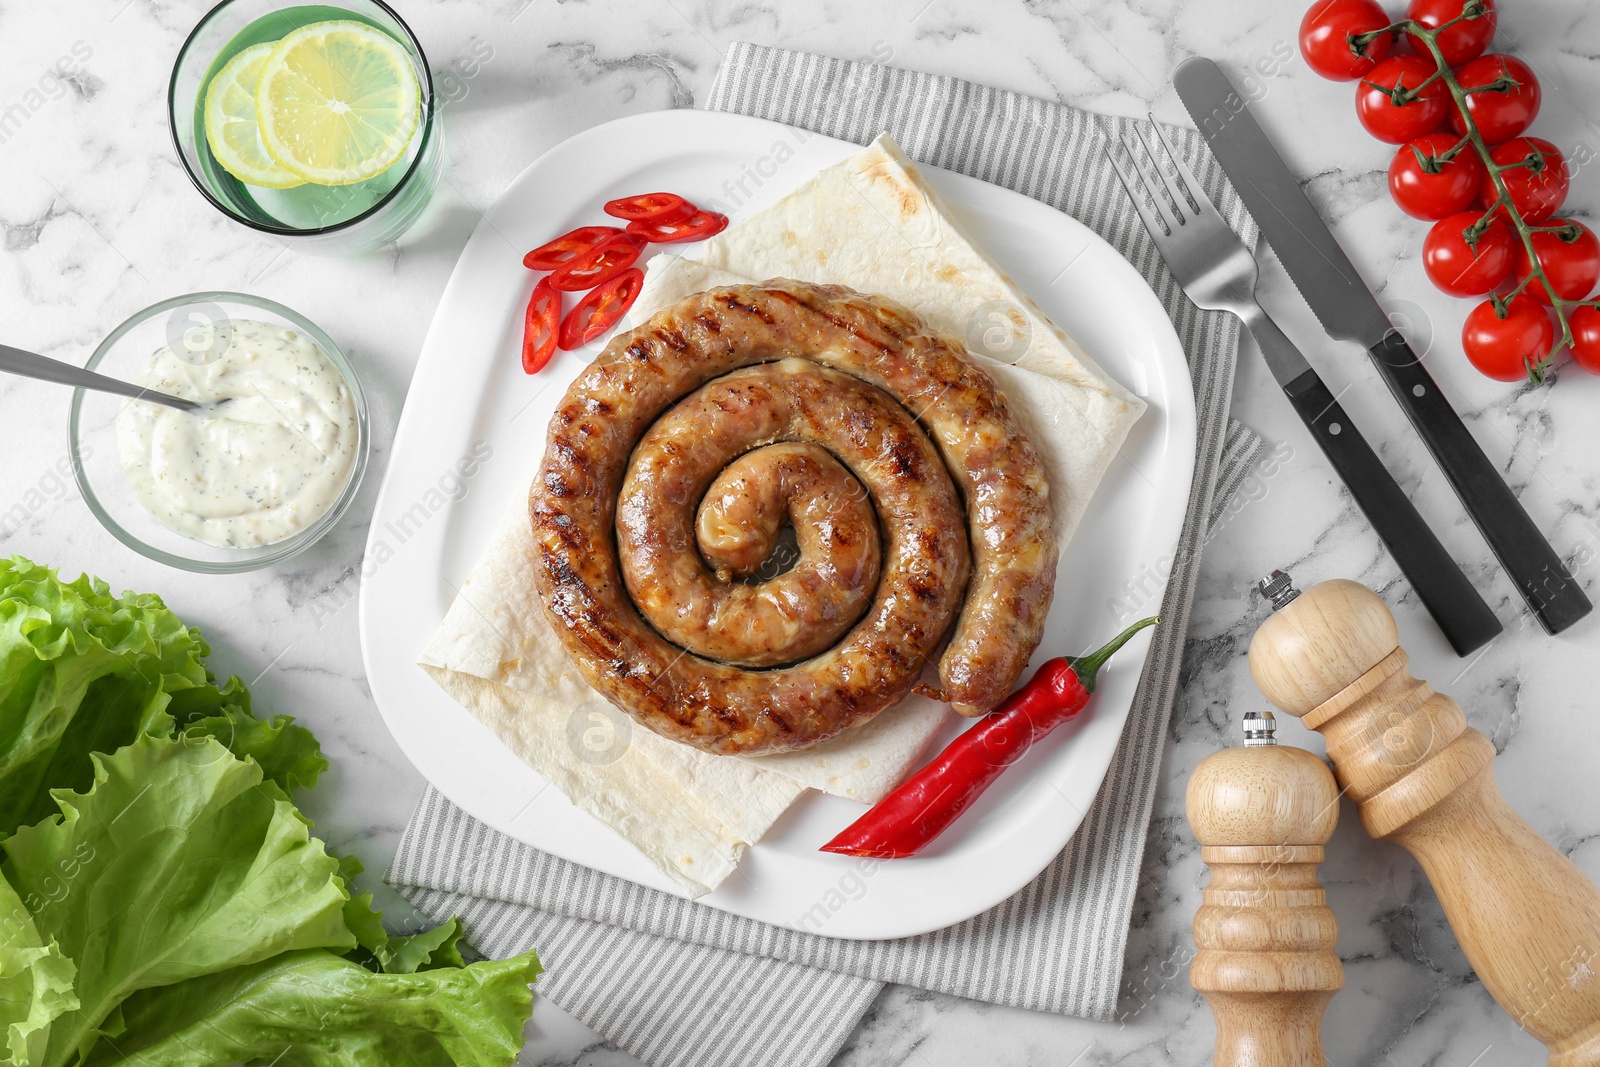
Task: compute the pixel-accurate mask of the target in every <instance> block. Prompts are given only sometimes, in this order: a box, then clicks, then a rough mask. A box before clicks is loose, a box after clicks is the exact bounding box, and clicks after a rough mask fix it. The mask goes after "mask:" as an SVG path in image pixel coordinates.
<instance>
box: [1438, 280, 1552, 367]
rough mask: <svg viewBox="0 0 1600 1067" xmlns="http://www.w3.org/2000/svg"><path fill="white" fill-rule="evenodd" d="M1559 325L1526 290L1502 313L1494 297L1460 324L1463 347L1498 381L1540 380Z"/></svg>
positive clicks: (1471, 358) (1472, 358)
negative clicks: (1551, 319) (1496, 305)
mask: <svg viewBox="0 0 1600 1067" xmlns="http://www.w3.org/2000/svg"><path fill="white" fill-rule="evenodd" d="M1555 340H1556V328H1555V326H1554V324H1552V323H1551V321H1550V312H1548V311H1546V310H1545V307H1544V305H1543V304H1541V303H1539V302H1538V301H1537V300H1535V299H1534V298H1533V297H1531V296H1529V295H1528V294H1527V293H1519V294H1517V296H1516V297H1515V298H1514V299H1513V300H1512V301H1511V303H1510V304H1508V305H1507V306H1506V311H1505V314H1504V315H1502V314H1500V312H1499V311H1498V310H1497V309H1496V308H1495V306H1494V301H1492V300H1485V301H1484V302H1483V303H1481V304H1479V305H1478V306H1477V307H1475V308H1473V309H1472V311H1471V312H1470V313H1469V314H1468V315H1467V322H1466V325H1465V326H1463V327H1462V328H1461V347H1462V348H1464V349H1465V350H1466V353H1467V359H1469V360H1471V361H1472V365H1473V366H1474V367H1477V368H1478V370H1480V371H1482V372H1483V373H1484V374H1487V375H1488V376H1489V377H1491V378H1493V379H1495V380H1496V381H1502V382H1520V381H1524V380H1526V379H1529V378H1532V379H1535V380H1537V379H1538V377H1539V374H1540V370H1541V366H1542V364H1543V363H1544V359H1545V357H1546V356H1548V355H1549V354H1550V348H1551V346H1553V345H1554V344H1555Z"/></svg>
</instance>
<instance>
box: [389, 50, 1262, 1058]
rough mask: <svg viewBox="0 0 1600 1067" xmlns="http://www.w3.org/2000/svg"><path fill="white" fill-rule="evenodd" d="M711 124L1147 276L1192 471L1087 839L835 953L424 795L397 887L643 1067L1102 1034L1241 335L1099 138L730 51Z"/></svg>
mask: <svg viewBox="0 0 1600 1067" xmlns="http://www.w3.org/2000/svg"><path fill="white" fill-rule="evenodd" d="M706 106H707V107H708V108H711V109H713V110H720V111H735V112H739V113H742V114H747V115H755V116H758V117H761V118H768V119H776V120H777V121H780V122H786V123H790V124H792V125H795V126H801V127H805V128H806V129H810V130H814V131H816V132H818V133H822V134H827V135H829V136H832V137H838V138H842V139H844V140H847V141H854V142H856V143H865V142H867V141H869V140H871V139H872V138H873V137H874V136H876V135H877V134H878V133H880V132H882V131H884V130H888V131H889V132H890V133H892V134H893V135H894V137H895V138H896V140H898V141H899V143H900V144H901V145H902V146H904V148H905V150H906V152H907V153H908V154H909V155H911V156H912V157H913V158H914V159H916V160H917V161H919V162H922V163H927V164H931V165H933V166H937V167H944V168H946V169H948V170H955V171H960V172H961V173H963V174H969V175H972V176H973V177H976V178H981V179H983V180H985V181H989V182H993V183H995V184H997V185H1003V186H1006V187H1007V188H1010V189H1015V190H1017V191H1018V192H1021V193H1025V194H1027V195H1028V196H1032V197H1035V198H1036V199H1039V200H1042V201H1044V202H1045V203H1047V204H1050V205H1052V206H1053V207H1056V208H1059V209H1060V210H1061V211H1064V212H1066V213H1067V214H1069V215H1072V216H1074V217H1075V218H1077V219H1078V220H1080V221H1081V222H1083V223H1084V224H1086V225H1087V226H1089V228H1090V229H1092V230H1094V231H1095V232H1096V233H1098V234H1100V236H1102V237H1104V238H1105V239H1106V240H1107V241H1109V242H1110V243H1111V244H1112V245H1113V246H1115V247H1116V248H1117V250H1118V251H1120V252H1121V253H1122V254H1123V255H1124V256H1126V257H1127V258H1128V260H1129V261H1130V262H1132V263H1133V265H1134V266H1135V267H1136V268H1138V270H1139V271H1140V272H1141V273H1142V274H1143V275H1144V277H1145V278H1146V279H1147V280H1148V281H1149V282H1150V285H1151V286H1152V287H1153V288H1154V289H1155V292H1156V294H1157V296H1159V297H1160V299H1161V302H1162V304H1163V305H1164V306H1165V307H1166V309H1167V312H1168V314H1169V315H1171V317H1172V322H1173V324H1174V326H1175V327H1176V328H1177V331H1178V336H1179V338H1180V339H1181V340H1182V341H1183V345H1184V350H1185V351H1186V352H1187V353H1188V356H1189V362H1190V370H1191V373H1192V375H1193V378H1194V388H1195V403H1196V407H1197V409H1198V414H1199V421H1198V436H1199V440H1198V445H1197V448H1198V454H1197V457H1196V459H1197V462H1196V467H1195V478H1194V485H1193V488H1192V489H1191V491H1190V495H1189V502H1188V512H1187V515H1186V517H1185V519H1184V525H1183V533H1182V538H1181V548H1180V550H1179V552H1178V553H1177V555H1176V558H1175V559H1174V561H1173V564H1172V573H1171V578H1170V580H1169V582H1168V585H1167V589H1166V594H1165V597H1164V599H1163V601H1162V606H1161V615H1162V617H1163V619H1164V620H1165V623H1164V625H1162V626H1161V627H1160V628H1158V629H1157V630H1156V632H1155V640H1154V644H1153V645H1152V647H1151V651H1150V655H1149V658H1148V660H1147V661H1146V665H1145V670H1144V675H1143V677H1142V678H1141V680H1140V685H1139V690H1138V694H1137V695H1136V697H1135V699H1134V705H1133V709H1132V712H1131V714H1130V716H1129V718H1128V723H1127V726H1126V730H1125V733H1124V736H1123V738H1122V743H1121V745H1120V747H1119V748H1118V750H1117V754H1116V757H1115V758H1114V759H1113V761H1112V764H1111V768H1110V771H1109V773H1108V774H1107V776H1106V780H1105V784H1104V786H1103V787H1102V788H1101V790H1100V794H1099V796H1098V798H1097V799H1096V800H1095V803H1094V806H1093V807H1092V808H1091V809H1090V811H1089V815H1088V817H1087V818H1086V819H1085V820H1084V822H1083V826H1082V828H1081V829H1080V830H1079V831H1078V833H1077V835H1076V836H1075V837H1074V838H1073V840H1072V841H1071V843H1069V844H1068V845H1067V847H1066V849H1065V850H1064V851H1063V852H1062V853H1061V855H1060V856H1058V857H1057V858H1056V859H1055V861H1054V862H1052V863H1051V864H1050V866H1049V867H1048V868H1046V870H1045V871H1044V872H1043V873H1042V874H1040V875H1039V877H1038V878H1037V879H1035V880H1034V881H1033V882H1032V883H1031V884H1029V885H1028V886H1027V887H1025V888H1024V889H1023V890H1022V891H1021V892H1019V893H1018V894H1017V895H1016V896H1014V897H1012V898H1011V899H1009V900H1007V901H1005V902H1004V903H1002V904H1000V905H998V906H997V907H995V908H994V909H992V910H991V911H989V912H986V913H984V914H982V915H979V916H976V917H974V918H972V919H969V920H967V921H966V922H963V923H960V924H959V925H956V926H953V927H950V928H948V929H945V930H941V931H938V932H936V933H932V934H926V935H923V936H921V937H912V938H903V939H900V940H894V941H873V942H861V941H845V940H840V939H837V938H829V937H824V936H821V935H818V934H806V933H799V932H796V931H793V930H787V929H782V928H779V927H775V926H769V925H767V924H764V923H759V922H755V921H753V920H750V919H745V918H740V917H738V916H734V915H729V914H726V913H724V912H720V911H716V910H714V909H712V908H709V907H705V906H703V905H698V904H695V903H693V902H691V901H687V900H684V899H681V898H679V897H676V896H673V895H670V894H667V893H662V892H658V891H656V890H652V889H646V888H644V887H642V886H638V885H635V884H633V883H631V882H626V881H623V880H622V879H618V878H614V877H611V876H610V875H605V874H601V873H599V872H597V871H593V870H590V869H588V868H586V867H581V866H579V865H577V864H574V863H569V862H567V861H565V860H561V859H557V858H555V857H554V856H550V855H547V854H544V853H541V852H539V851H537V850H535V849H532V848H529V847H528V846H526V845H523V844H520V843H518V842H516V841H513V840H512V839H510V838H508V837H505V836H502V835H501V834H499V833H497V832H495V831H493V830H490V829H489V828H487V827H485V826H483V825H482V824H480V823H478V822H476V821H475V820H473V819H472V818H471V817H470V816H468V815H467V814H465V813H464V812H462V811H460V810H459V809H457V808H456V807H454V806H453V805H452V804H451V803H450V802H449V801H448V800H446V799H445V798H444V797H443V796H441V795H440V794H439V793H438V792H436V791H434V790H432V789H430V790H429V791H428V792H427V793H426V794H425V795H424V797H423V799H422V802H421V804H420V805H419V807H418V809H417V811H416V814H415V815H414V816H413V817H412V820H411V823H410V825H409V826H408V827H407V829H406V833H405V836H404V838H403V840H402V841H401V844H400V850H399V852H398V854H397V855H396V857H395V861H394V865H393V866H392V867H391V868H390V870H389V873H388V876H387V877H388V880H389V881H390V882H391V883H392V884H394V885H395V886H396V888H398V889H399V890H400V892H401V893H403V894H405V895H406V896H407V897H408V898H409V899H410V900H411V901H412V902H413V903H414V904H416V906H417V907H418V908H420V909H421V910H422V911H424V912H426V913H428V914H430V915H433V916H446V915H449V914H459V915H460V916H462V918H463V920H464V921H465V923H466V927H467V930H468V936H469V938H470V939H471V941H472V943H473V944H474V945H476V946H477V948H478V949H479V950H480V951H482V952H484V953H485V954H487V955H490V956H496V957H500V956H506V955H510V954H512V953H516V952H520V951H522V950H524V949H526V948H528V947H537V948H538V950H539V954H540V956H541V958H542V959H543V961H544V964H545V967H546V973H545V976H544V977H543V978H542V979H541V981H540V985H539V989H540V992H541V993H542V994H543V995H545V996H547V997H549V998H550V999H551V1000H552V1001H554V1002H555V1003H556V1004H558V1005H559V1006H561V1007H562V1008H564V1009H565V1010H566V1011H568V1012H569V1013H571V1014H572V1015H574V1016H576V1017H577V1018H578V1019H580V1020H582V1021H583V1022H584V1023H586V1024H587V1025H589V1026H590V1027H592V1028H593V1029H595V1030H597V1031H599V1032H600V1033H601V1034H603V1035H605V1036H606V1037H607V1038H609V1039H610V1040H612V1041H613V1042H615V1043H616V1044H617V1045H618V1046H620V1047H621V1048H623V1049H625V1050H626V1051H628V1052H629V1053H631V1054H633V1055H634V1056H637V1057H638V1058H639V1059H641V1060H643V1061H645V1062H646V1063H649V1064H652V1065H655V1067H745V1065H748V1064H753V1063H754V1064H763V1065H772V1067H821V1065H823V1064H826V1063H827V1062H828V1061H829V1060H831V1059H832V1058H833V1056H834V1055H835V1053H836V1052H837V1051H838V1049H839V1047H840V1046H841V1045H842V1044H843V1042H844V1040H845V1039H846V1038H847V1037H848V1036H849V1035H850V1032H851V1031H852V1030H853V1029H854V1028H855V1026H856V1023H857V1022H858V1020H859V1019H860V1018H861V1016H862V1015H863V1014H865V1013H866V1011H867V1009H868V1008H869V1007H870V1005H871V1003H872V1001H873V998H874V997H876V996H877V994H878V991H879V990H880V989H881V988H882V985H883V984H884V983H885V982H898V983H904V984H909V985H914V986H918V987H921V988H924V989H930V990H937V991H939V992H944V993H950V994H954V995H956V996H962V997H969V998H972V999H976V1000H983V1001H990V1002H993V1003H996V1004H1006V1005H1013V1006H1017V1007H1024V1008H1034V1009H1038V1010H1041V1011H1052V1012H1061V1013H1065V1014H1070V1015H1081V1016H1085V1017H1088V1018H1094V1019H1107V1018H1110V1017H1111V1016H1112V1015H1113V1014H1114V1012H1115V1010H1116V1003H1117V992H1118V986H1119V979H1120V976H1121V972H1122V960H1123V952H1124V948H1125V942H1126V937H1127V926H1128V917H1129V914H1130V911H1131V909H1132V904H1133V896H1134V890H1135V888H1136V885H1137V882H1138V877H1139V863H1140V857H1141V854H1142V852H1143V847H1144V841H1145V832H1146V828H1147V824H1148V822H1149V818H1150V808H1151V803H1152V800H1153V797H1154V792H1155V789H1156V774H1157V768H1158V767H1159V765H1160V756H1161V744H1162V740H1163V736H1164V732H1165V727H1166V723H1167V719H1168V715H1169V713H1170V710H1171V706H1172V700H1173V696H1174V692H1175V690H1176V687H1177V681H1178V669H1179V666H1180V664H1181V660H1182V656H1183V638H1184V633H1185V631H1186V630H1187V629H1188V622H1189V607H1190V602H1191V599H1192V596H1193V591H1194V582H1195V573H1196V569H1197V567H1198V564H1199V558H1200V550H1201V548H1202V546H1203V545H1204V543H1205V540H1206V535H1207V533H1208V532H1209V530H1210V528H1211V526H1212V524H1213V522H1215V521H1216V520H1217V519H1218V517H1219V516H1220V515H1221V514H1222V513H1223V510H1224V505H1225V504H1226V503H1227V501H1228V500H1229V499H1230V497H1231V496H1232V494H1233V492H1234V490H1235V489H1237V488H1238V486H1239V485H1240V484H1241V483H1242V482H1243V481H1244V479H1245V478H1246V477H1247V476H1248V475H1249V473H1250V470H1251V468H1252V467H1253V465H1254V464H1255V463H1256V462H1257V459H1258V457H1259V454H1260V451H1261V441H1260V439H1259V438H1258V437H1256V435H1255V434H1254V433H1253V432H1251V431H1250V430H1248V429H1246V428H1245V427H1243V426H1240V425H1238V424H1237V423H1233V424H1231V425H1230V423H1229V420H1228V415H1227V411H1228V399H1229V392H1230V390H1231V389H1232V386H1233V371H1234V358H1235V352H1236V349H1237V345H1238V340H1239V327H1238V324H1237V322H1236V320H1235V319H1233V318H1232V317H1231V316H1228V315H1218V314H1212V313H1207V312H1202V311H1199V310H1197V309H1196V308H1195V307H1194V306H1193V305H1192V304H1190V303H1189V301H1188V300H1187V299H1186V298H1185V297H1184V296H1183V294H1182V292H1181V291H1180V290H1179V288H1178V286H1177V284H1176V283H1175V282H1174V281H1173V280H1172V278H1171V276H1170V275H1169V274H1168V273H1167V271H1166V268H1165V266H1164V265H1163V264H1162V262H1161V259H1160V257H1159V256H1158V255H1157V253H1156V250H1155V247H1154V246H1153V245H1152V244H1151V243H1150V240H1149V238H1148V236H1147V235H1146V233H1145V231H1144V229H1143V227H1142V226H1141V225H1140V223H1139V220H1138V218H1137V217H1136V216H1135V214H1134V212H1133V211H1131V210H1130V205H1129V204H1128V202H1127V199H1126V196H1125V194H1124V193H1123V190H1122V188H1121V187H1120V186H1119V185H1118V184H1117V179H1116V176H1115V173H1114V172H1113V170H1112V169H1111V167H1110V165H1109V164H1108V163H1107V162H1106V159H1105V156H1104V154H1103V153H1102V151H1101V143H1102V141H1101V133H1100V130H1101V128H1104V129H1105V131H1106V132H1107V133H1108V134H1112V135H1117V134H1120V133H1121V132H1123V130H1124V129H1126V128H1128V127H1129V126H1130V124H1131V122H1132V120H1126V119H1118V118H1109V117H1096V116H1093V115H1090V114H1087V113H1085V112H1082V111H1077V110H1075V109H1073V108H1070V107H1066V106H1063V105H1061V104H1054V103H1050V102H1047V101H1044V100H1037V99H1034V98H1032V97H1027V96H1022V95H1019V94H1017V93H1008V92H1000V91H998V90H996V89H991V88H987V87H985V86H982V85H975V84H973V83H971V82H965V81H960V80H957V79H954V78H945V77H935V76H932V75H927V74H919V73H915V72H912V71H906V70H898V69H895V68H892V67H883V66H877V65H873V64H868V63H859V62H846V61H842V60H837V59H828V58H824V57H821V56H815V55H808V54H804V53H800V52H791V51H786V50H782V49H774V48H765V47H760V46H757V45H751V44H737V45H734V46H733V48H732V49H731V50H730V51H729V53H728V58H727V60H726V62H725V63H724V65H723V67H722V69H721V70H720V71H719V72H718V75H717V78H716V82H715V84H714V85H713V86H712V89H711V97H710V99H709V100H708V101H707V103H706ZM1167 132H1168V134H1169V136H1171V138H1172V139H1173V141H1174V142H1175V144H1176V145H1177V146H1178V147H1179V148H1180V150H1181V151H1183V152H1184V154H1185V155H1186V156H1187V157H1188V159H1189V160H1190V162H1191V165H1192V166H1193V168H1194V170H1195V172H1196V174H1197V175H1198V176H1199V178H1200V181H1201V183H1202V184H1203V185H1204V186H1205V188H1206V192H1207V193H1208V194H1209V195H1210V196H1211V199H1212V201H1213V202H1214V203H1216V205H1217V207H1218V209H1219V210H1220V211H1221V212H1222V215H1223V217H1224V218H1226V219H1228V221H1229V222H1230V223H1231V224H1232V225H1233V227H1234V229H1235V230H1237V231H1239V233H1240V235H1241V236H1242V237H1243V238H1244V240H1245V242H1246V244H1247V245H1250V246H1253V245H1254V243H1255V240H1256V229H1255V225H1254V223H1253V222H1252V221H1251V220H1250V218H1249V216H1248V215H1247V214H1246V213H1245V211H1244V209H1243V208H1242V206H1241V205H1240V203H1239V200H1238V198H1237V197H1236V196H1235V195H1234V193H1233V190H1232V189H1231V188H1230V187H1229V186H1228V184H1227V182H1226V180H1225V179H1224V178H1223V176H1222V172H1221V169H1220V168H1219V167H1218V166H1217V165H1216V163H1215V162H1214V161H1213V160H1212V158H1211V155H1210V153H1208V152H1205V151H1202V150H1200V139H1199V136H1198V135H1197V134H1196V133H1195V132H1194V131H1193V130H1185V129H1176V128H1173V129H1169V130H1168V131H1167Z"/></svg>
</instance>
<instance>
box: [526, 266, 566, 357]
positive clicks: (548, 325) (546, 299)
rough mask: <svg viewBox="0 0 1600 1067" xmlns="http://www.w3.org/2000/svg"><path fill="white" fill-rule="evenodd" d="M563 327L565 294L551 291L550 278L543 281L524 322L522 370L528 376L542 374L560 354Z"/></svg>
mask: <svg viewBox="0 0 1600 1067" xmlns="http://www.w3.org/2000/svg"><path fill="white" fill-rule="evenodd" d="M560 324H561V294H560V293H559V292H557V291H556V290H554V289H552V288H550V279H549V278H548V277H545V278H540V279H539V284H537V285H535V286H534V287H533V296H532V297H530V298H529V299H528V312H527V315H526V316H525V317H524V318H523V322H522V369H523V370H524V371H526V372H527V373H528V374H538V373H539V372H540V371H541V370H543V369H544V365H545V364H546V363H549V362H550V357H551V356H553V355H555V354H556V336H557V334H558V333H559V332H560V328H561V326H560Z"/></svg>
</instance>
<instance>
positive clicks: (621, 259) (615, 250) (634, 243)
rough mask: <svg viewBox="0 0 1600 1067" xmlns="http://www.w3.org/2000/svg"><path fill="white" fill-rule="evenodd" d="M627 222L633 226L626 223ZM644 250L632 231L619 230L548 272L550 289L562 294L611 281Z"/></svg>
mask: <svg viewBox="0 0 1600 1067" xmlns="http://www.w3.org/2000/svg"><path fill="white" fill-rule="evenodd" d="M628 225H630V226H631V225H633V223H631V222H630V223H629V224H628ZM643 251H644V241H643V240H642V239H641V238H638V237H635V236H634V235H633V234H631V233H619V234H617V235H616V236H615V237H608V238H606V239H605V240H604V241H602V242H600V243H599V244H597V245H595V246H594V247H593V248H590V249H589V250H588V251H587V252H579V253H578V254H577V255H576V256H574V257H573V258H572V259H570V260H568V261H567V262H565V263H563V264H562V265H561V266H559V267H557V268H556V269H555V270H553V271H551V273H550V285H551V288H554V289H560V290H561V291H562V292H564V293H577V292H581V291H583V290H584V289H593V288H594V287H595V286H597V285H601V284H603V283H605V282H608V281H610V280H611V279H612V278H615V277H616V276H617V275H619V274H621V273H622V272H623V271H625V270H627V269H628V268H629V267H631V266H633V262H634V260H636V259H638V258H639V253H641V252H643Z"/></svg>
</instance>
